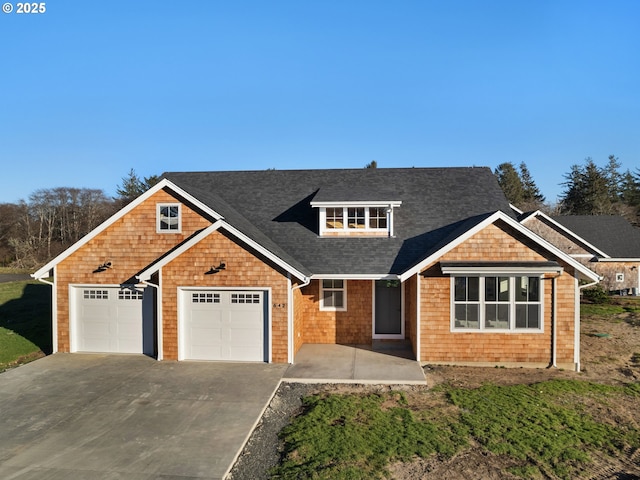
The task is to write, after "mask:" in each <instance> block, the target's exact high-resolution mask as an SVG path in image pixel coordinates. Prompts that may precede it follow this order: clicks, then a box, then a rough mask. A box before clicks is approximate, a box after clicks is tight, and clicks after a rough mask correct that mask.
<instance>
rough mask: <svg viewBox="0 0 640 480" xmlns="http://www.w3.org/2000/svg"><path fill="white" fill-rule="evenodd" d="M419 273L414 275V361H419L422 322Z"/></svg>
mask: <svg viewBox="0 0 640 480" xmlns="http://www.w3.org/2000/svg"><path fill="white" fill-rule="evenodd" d="M420 277H421V275H420V274H419V273H418V274H417V275H416V361H417V362H418V363H420V362H421V355H420V330H421V329H420V324H421V323H422V315H421V313H422V304H421V302H420V288H421V281H420Z"/></svg>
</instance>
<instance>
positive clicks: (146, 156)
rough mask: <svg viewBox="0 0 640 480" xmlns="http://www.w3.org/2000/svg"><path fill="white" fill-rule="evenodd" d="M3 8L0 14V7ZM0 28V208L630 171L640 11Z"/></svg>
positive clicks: (67, 13)
mask: <svg viewBox="0 0 640 480" xmlns="http://www.w3.org/2000/svg"><path fill="white" fill-rule="evenodd" d="M0 3H4V0H0ZM10 3H11V4H12V6H13V7H14V11H13V12H12V13H9V14H5V13H0V41H1V43H0V45H1V47H0V49H1V50H0V51H1V56H0V92H1V97H0V98H1V100H0V167H1V169H2V170H1V172H2V173H1V177H0V178H2V181H1V182H0V187H1V188H0V202H15V201H18V200H19V199H27V198H28V196H29V195H30V194H31V193H32V192H33V191H35V190H36V189H39V188H53V187H59V186H69V187H87V188H99V189H103V190H105V192H106V193H107V194H109V195H115V189H116V186H117V185H118V184H120V183H121V181H122V177H124V176H126V174H127V173H128V171H129V169H130V168H134V169H135V170H136V172H137V173H138V174H139V175H140V176H149V175H153V174H160V173H162V172H164V171H171V170H238V169H242V170H248V169H257V170H262V169H267V168H276V169H291V168H351V167H355V168H360V167H364V165H365V164H367V163H368V162H370V161H371V160H376V161H377V162H378V166H379V167H411V166H415V167H431V166H472V165H476V166H489V167H491V168H492V169H494V168H495V167H496V166H497V165H498V164H500V163H502V162H508V161H510V162H513V163H514V164H516V165H518V164H519V163H520V162H525V163H526V164H527V166H528V167H529V170H530V171H531V173H532V175H533V178H534V180H535V181H536V183H537V185H538V187H539V188H540V189H541V191H542V193H543V194H544V195H545V196H546V197H547V199H548V200H555V198H556V196H557V195H558V194H560V193H561V191H562V187H561V186H560V185H559V184H560V183H562V181H563V175H564V174H565V173H567V172H568V171H569V169H570V166H571V165H573V164H582V163H583V161H584V159H585V158H586V157H592V158H593V159H594V160H595V161H596V163H597V164H598V165H601V166H602V165H604V164H605V163H606V160H607V156H608V155H609V154H615V155H617V156H618V157H619V158H620V161H621V162H622V165H623V170H626V169H627V168H629V169H631V170H632V171H633V170H635V168H636V167H638V166H640V2H638V1H635V0H629V1H616V0H612V1H603V0H598V1H577V0H576V1H562V0H548V1H545V0H542V1H541V0H535V1H534V0H529V1H514V0H509V1H490V0H484V1H449V0H446V1H445V0H440V1H437V2H436V1H428V0H422V1H401V0H399V1H391V0H387V1H375V0H360V1H349V0H295V1H277V0H276V1H266V0H263V1H243V0H237V1H236V0H234V1H224V2H223V1H204V0H191V1H189V2H181V1H134V0H128V1H119V0H117V1H99V2H97V1H60V0H52V1H47V2H46V13H44V14H29V15H26V14H17V13H16V12H15V10H16V7H17V2H15V1H11V2H10Z"/></svg>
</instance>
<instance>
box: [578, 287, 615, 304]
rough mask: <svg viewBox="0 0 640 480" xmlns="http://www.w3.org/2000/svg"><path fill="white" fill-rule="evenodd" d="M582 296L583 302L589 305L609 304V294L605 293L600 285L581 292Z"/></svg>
mask: <svg viewBox="0 0 640 480" xmlns="http://www.w3.org/2000/svg"><path fill="white" fill-rule="evenodd" d="M582 294H583V295H584V298H585V300H588V301H590V302H591V303H611V297H609V294H608V293H607V292H605V291H604V288H602V286H600V285H595V286H593V287H590V288H587V289H585V290H583V291H582Z"/></svg>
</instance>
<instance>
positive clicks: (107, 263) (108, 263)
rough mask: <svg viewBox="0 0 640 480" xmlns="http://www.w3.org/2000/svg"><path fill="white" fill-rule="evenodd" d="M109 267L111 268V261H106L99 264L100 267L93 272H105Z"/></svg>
mask: <svg viewBox="0 0 640 480" xmlns="http://www.w3.org/2000/svg"><path fill="white" fill-rule="evenodd" d="M109 268H111V262H105V263H103V264H102V265H98V268H96V269H95V270H94V271H93V273H100V272H104V271H105V270H108V269H109Z"/></svg>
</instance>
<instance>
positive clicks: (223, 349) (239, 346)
mask: <svg viewBox="0 0 640 480" xmlns="http://www.w3.org/2000/svg"><path fill="white" fill-rule="evenodd" d="M181 296H182V301H181V304H182V307H181V309H182V312H181V318H180V324H181V325H180V346H179V349H180V352H181V354H180V359H181V360H182V359H184V360H229V361H256V362H262V361H266V360H267V359H266V358H265V352H267V348H266V347H265V339H266V337H265V318H266V315H265V293H264V292H262V291H246V290H182V291H181Z"/></svg>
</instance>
